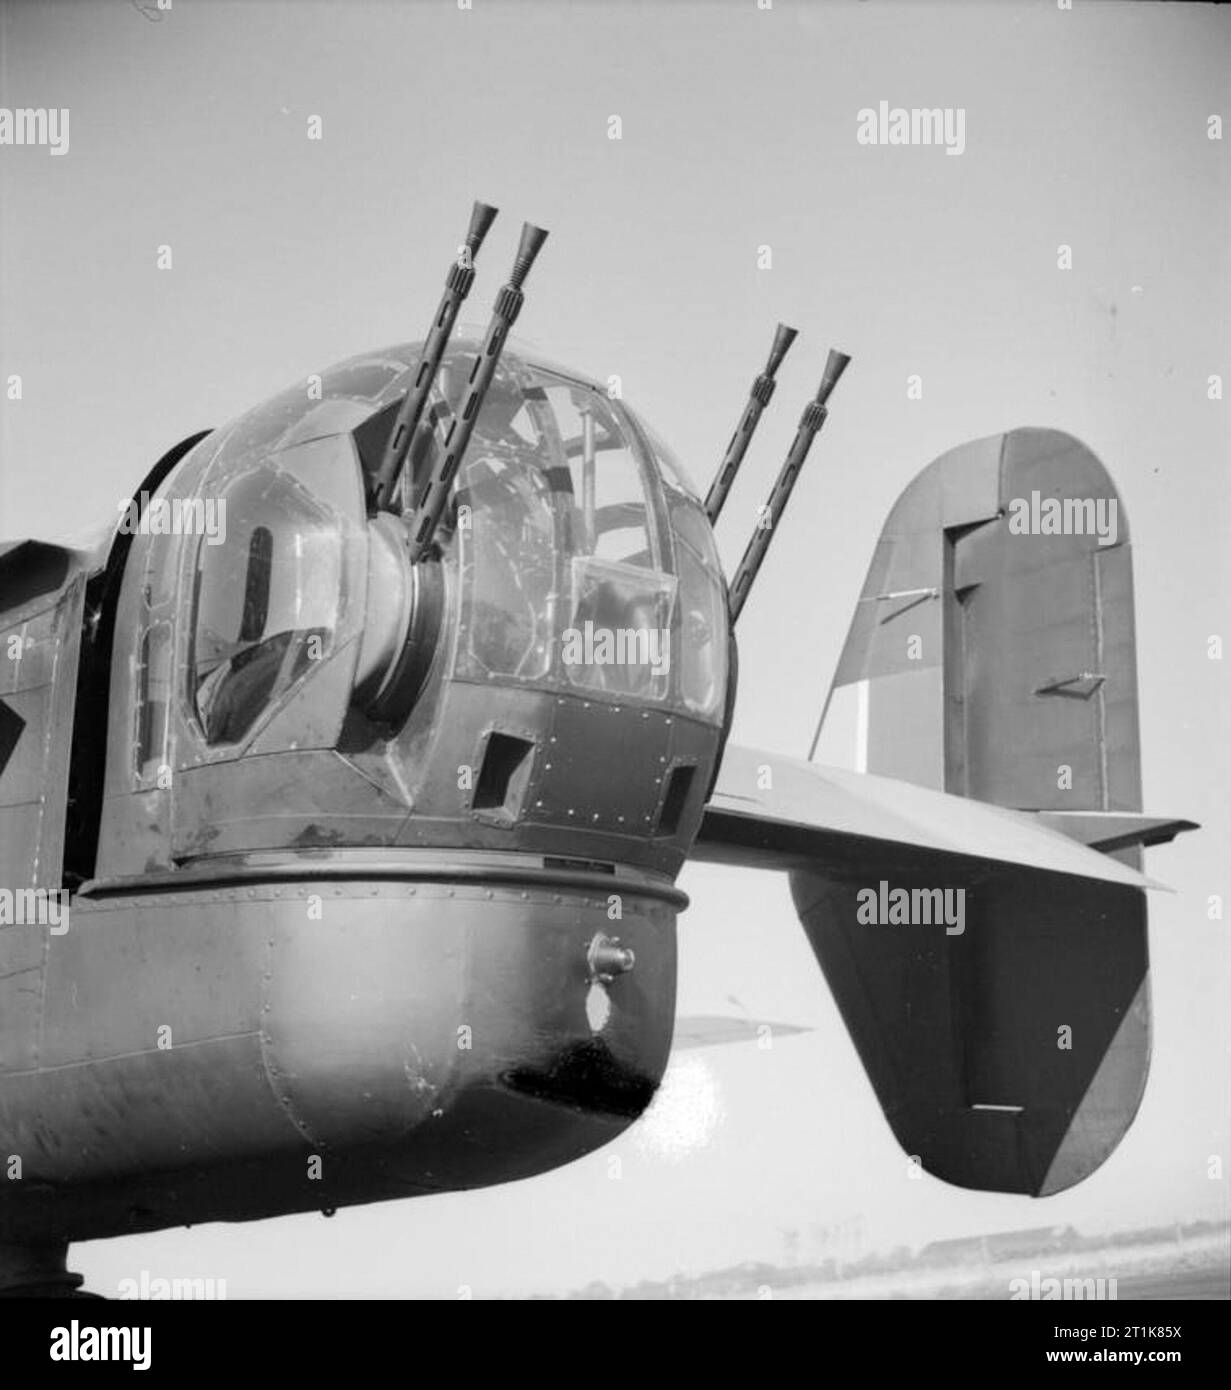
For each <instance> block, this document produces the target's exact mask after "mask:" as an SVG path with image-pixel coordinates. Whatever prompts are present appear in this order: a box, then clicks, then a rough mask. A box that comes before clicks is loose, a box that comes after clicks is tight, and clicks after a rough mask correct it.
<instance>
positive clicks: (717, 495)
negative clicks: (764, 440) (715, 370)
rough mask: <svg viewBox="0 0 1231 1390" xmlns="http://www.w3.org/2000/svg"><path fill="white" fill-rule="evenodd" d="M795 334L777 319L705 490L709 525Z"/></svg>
mask: <svg viewBox="0 0 1231 1390" xmlns="http://www.w3.org/2000/svg"><path fill="white" fill-rule="evenodd" d="M797 336H798V330H797V329H794V328H790V327H788V326H787V325H786V324H785V323H780V324H779V325H778V327H777V329H776V330H775V332H774V343H773V346H772V347H771V348H770V350H769V360H768V361H767V362H766V364H765V370H764V371H763V372H762V373H761V374H760V376H758V377H757V379H756V380H755V381H754V382H753V383H752V386H751V388H750V390H749V392H748V402H747V404H746V405H745V406H744V413H743V414H742V415H741V416H740V418H739V424H738V425H736V427H735V433H734V434H733V435H732V436H731V442H730V443H729V444H728V445H727V452H726V453H725V454H724V455H723V458H722V463H721V464H720V465H719V467H718V473H717V476H716V477H715V478H714V481H713V483H712V484H711V485H710V490H709V492H708V493H707V494H706V498H705V514H706V516H707V517H709V521H710V525H711V526H713V525H714V523H715V522H716V521H717V520H718V514H719V512H721V511H722V504H723V503H724V502H725V501H726V500H727V493H728V492H730V491H731V484H732V483H734V481H735V475H736V474H737V473H738V472H739V466H740V464H741V463H743V461H744V455H745V454H746V453H747V452H748V445H749V444H751V443H752V436H753V433H754V432H755V430H756V427H757V424H758V422H759V421H760V419H761V413H762V411H764V409H765V407H766V406H767V405H768V404H769V403H770V401H771V400H772V399H773V396H774V387H775V386H776V385H777V382H776V381H775V380H774V377H775V376H776V374H777V371H778V368H779V367H780V366H781V365H782V359H783V358H784V357H785V356H786V354H787V349H788V348H789V347H790V346H791V344H792V343H793V342H794V341H795V339H796V337H797Z"/></svg>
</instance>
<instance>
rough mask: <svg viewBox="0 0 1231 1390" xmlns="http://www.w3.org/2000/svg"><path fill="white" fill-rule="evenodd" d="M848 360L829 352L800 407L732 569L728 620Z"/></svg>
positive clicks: (748, 584)
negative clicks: (771, 484) (782, 456)
mask: <svg viewBox="0 0 1231 1390" xmlns="http://www.w3.org/2000/svg"><path fill="white" fill-rule="evenodd" d="M850 360H851V359H850V358H849V357H848V356H847V355H846V353H844V352H837V351H836V350H831V351H830V354H829V357H828V359H827V361H826V363H825V374H824V376H823V377H822V378H821V384H820V386H818V387H817V390H816V396H815V397H814V398H813V399H812V400H810V401H809V402H808V404H807V405H806V406H805V407H804V413H803V414H802V415H801V416H800V417H799V428H798V429H797V430H796V431H795V438H794V440H793V441H792V443H791V447H790V450H789V451H788V453H787V456H786V462H785V463H783V465H782V470H781V472H780V473H779V474H778V479H777V481H776V482H775V483H774V490H773V491H772V492H771V493H770V495H769V501H768V502H767V503H766V504H765V507H764V509H763V510H762V514H761V516H760V517H759V518H758V520H757V525H756V529H755V530H754V531H753V533H752V539H751V540H750V541H749V542H748V547H747V549H746V550H745V551H744V556H743V559H742V560H740V562H739V568H738V569H737V570H736V571H735V578H734V579H733V580H732V581H731V589H730V603H731V621H732V622H735V620H736V619H737V618H738V617H739V615H740V612H741V611H742V609H743V607H744V602H745V600H746V599H747V597H748V591H749V590H750V589H751V588H752V581H753V580H754V579H755V578H756V577H757V571H758V570H759V569H760V568H761V562H762V561H763V560H764V559H765V553H766V551H767V550H768V549H769V543H770V541H771V540H773V536H774V531H775V529H776V527H777V525H778V522H779V521H780V520H781V518H782V513H783V511H784V510H785V509H786V504H787V501H788V500H789V498H790V496H791V490H792V488H794V486H795V481H796V479H797V478H798V477H799V471H800V469H801V468H802V467H803V466H804V460H805V459H806V458H807V457H808V450H809V449H811V447H812V441H813V440H814V439H815V438H816V436H817V435H818V434H819V433H820V432H821V426H822V425H823V424H824V423H825V419H826V417H827V416H828V414H829V410H828V407H827V405H826V402H827V401H828V400H829V397H830V394H831V392H832V391H833V389H834V387H835V386H836V385H837V384H838V378H839V377H840V376H841V375H842V373H843V372H844V371H845V370H846V366H847V363H848V362H849V361H850Z"/></svg>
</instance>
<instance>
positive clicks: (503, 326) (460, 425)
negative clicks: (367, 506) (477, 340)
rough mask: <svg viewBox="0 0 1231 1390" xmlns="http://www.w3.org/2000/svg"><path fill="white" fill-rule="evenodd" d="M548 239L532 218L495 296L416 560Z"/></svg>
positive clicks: (416, 532) (432, 491) (418, 534)
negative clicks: (528, 279)
mask: <svg viewBox="0 0 1231 1390" xmlns="http://www.w3.org/2000/svg"><path fill="white" fill-rule="evenodd" d="M546 240H547V233H546V232H545V231H543V229H542V228H541V227H534V226H531V224H530V223H529V222H527V223H525V224H524V225H523V227H522V229H521V242H520V244H519V246H518V248H517V259H516V260H515V261H514V262H513V270H512V273H511V274H510V275H509V282H508V284H507V285H505V287H504V289H502V290H501V291H500V293H499V294H498V295H497V296H496V304H495V308H494V309H493V310H492V317H491V322H490V323H489V324H488V326H487V334H486V336H485V337H484V339H483V346H482V348H481V349H480V351H479V355H478V356H477V357H476V358H475V360H474V365H473V366H472V367H471V369H470V376H469V378H468V379H467V382H466V393H465V395H464V397H463V398H462V404H461V407H460V408H459V409H458V412H457V414H456V415H454V417H453V419H452V420H451V421H450V423H449V429H448V433H447V434H446V435H445V441H444V448H443V450H442V452H441V453H440V455H439V457H438V458H437V461H436V466H435V467H434V468H433V469H432V474H431V477H430V478H429V479H428V482H427V486H426V487H425V488H424V490H423V495H422V497H421V499H420V501H419V505H418V507H417V508H416V510H415V515H414V518H413V520H412V522H411V527H410V558H411V561H412V563H414V562H418V561H420V560H422V559H424V558H425V556H427V555H428V554H429V553H430V551H431V549H432V541H433V538H434V537H435V534H436V527H437V525H438V523H439V521H440V516H441V513H442V512H443V511H444V508H445V503H446V502H447V501H448V497H449V489H450V488H451V487H452V486H453V479H454V477H455V476H456V474H457V470H458V467H459V465H460V464H461V461H462V458H463V456H464V455H465V453H466V446H467V445H468V444H469V443H470V436H471V434H472V433H473V432H474V427H475V423H476V421H477V420H478V418H479V412H480V410H481V409H482V407H483V399H484V397H485V396H486V395H487V389H488V387H489V386H490V385H491V383H492V378H493V377H494V376H495V375H496V367H497V366H498V365H499V362H500V352H501V349H502V348H503V347H504V340H505V338H506V337H507V336H508V332H509V329H510V328H512V327H513V324H514V323H515V322H516V321H517V316H518V314H519V313H521V306H522V304H523V303H524V302H525V296H524V295H523V293H522V288H521V287H522V282H523V281H524V280H525V278H526V276H527V275H528V274H529V273H530V267H531V266H532V265H533V264H534V261H535V257H537V256H538V254H539V251H540V250H541V249H542V246H543V243H544V242H545V241H546Z"/></svg>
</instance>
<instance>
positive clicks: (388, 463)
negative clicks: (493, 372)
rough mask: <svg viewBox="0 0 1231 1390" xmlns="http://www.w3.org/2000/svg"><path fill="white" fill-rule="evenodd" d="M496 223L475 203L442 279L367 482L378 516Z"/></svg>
mask: <svg viewBox="0 0 1231 1390" xmlns="http://www.w3.org/2000/svg"><path fill="white" fill-rule="evenodd" d="M495 220H496V209H495V208H493V207H489V206H488V205H487V204H486V203H478V202H476V203H475V205H474V208H473V210H472V211H471V214H470V226H469V228H468V229H467V232H466V240H465V243H464V244H463V245H462V246H460V247H459V248H458V255H457V259H456V260H455V261H454V263H453V264H452V265H451V266H450V267H449V274H448V276H447V278H446V279H445V292H444V294H443V296H442V297H441V300H440V305H439V307H438V308H437V310H436V317H435V318H434V319H433V320H432V326H431V329H430V330H429V331H428V335H427V338H426V339H425V340H424V343H423V350H422V351H421V352H420V354H419V367H418V370H417V371H416V372H415V377H414V380H413V381H412V382H411V384H410V388H409V389H408V390H407V392H406V394H405V396H403V398H402V404H401V407H400V409H399V410H398V413H397V415H396V416H395V417H394V421H393V428H392V429H391V430H390V431H389V439H388V442H387V443H386V445H385V450H384V454H383V455H382V457H381V461H380V466H379V467H378V468H377V470H376V472H375V474H374V475H373V477H372V480H371V483H370V485H369V489H368V509H369V511H379V510H381V509H382V508H384V507H387V506H388V504H389V499H390V498H391V497H392V496H393V493H394V491H395V489H396V488H397V483H398V478H399V477H401V474H402V469H403V468H404V467H405V466H406V459H407V457H408V456H409V454H410V449H411V445H412V444H413V443H414V438H415V431H416V430H417V429H418V428H419V422H420V420H422V418H423V411H424V408H425V407H426V405H427V402H428V398H429V397H430V396H431V393H432V386H433V385H434V384H435V381H436V376H437V373H438V372H439V371H440V361H441V358H442V357H443V356H444V353H445V349H446V348H447V347H448V345H449V338H450V336H451V335H452V333H453V325H454V324H455V323H456V322H457V315H458V311H459V310H460V309H461V307H462V302H463V301H464V300H465V298H466V296H467V295H468V294H469V293H470V287H471V285H472V284H474V260H475V257H476V256H477V255H478V254H479V248H480V247H481V246H482V245H483V238H484V237H485V236H486V235H487V233H488V229H489V228H490V227H491V225H492V223H493V222H494V221H495Z"/></svg>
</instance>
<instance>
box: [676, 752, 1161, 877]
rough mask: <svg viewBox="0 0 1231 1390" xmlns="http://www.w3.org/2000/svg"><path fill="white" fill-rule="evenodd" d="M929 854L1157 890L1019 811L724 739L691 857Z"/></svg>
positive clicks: (786, 859)
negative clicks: (741, 745) (717, 772)
mask: <svg viewBox="0 0 1231 1390" xmlns="http://www.w3.org/2000/svg"><path fill="white" fill-rule="evenodd" d="M938 854H941V855H944V856H947V857H950V858H952V860H953V862H954V865H955V867H956V865H957V861H959V860H968V861H985V862H987V863H990V864H1013V865H1018V866H1021V867H1023V868H1029V869H1040V870H1045V871H1049V872H1051V873H1057V874H1070V875H1074V876H1076V877H1078V878H1087V879H1095V880H1098V881H1101V882H1103V883H1115V884H1121V885H1123V886H1125V887H1130V888H1162V887H1164V885H1163V884H1160V883H1156V882H1154V881H1153V880H1152V879H1149V878H1147V877H1146V876H1145V875H1144V874H1141V873H1139V872H1138V871H1137V870H1136V869H1133V868H1131V867H1130V866H1129V865H1127V864H1122V863H1121V862H1120V861H1119V860H1117V859H1109V858H1108V857H1107V856H1106V855H1103V854H1100V853H1098V851H1097V850H1094V849H1088V848H1087V847H1086V845H1085V844H1084V843H1079V842H1078V840H1077V839H1075V838H1073V837H1071V836H1070V835H1068V834H1065V833H1061V832H1060V831H1059V830H1058V829H1055V828H1053V827H1051V826H1048V825H1045V824H1042V823H1041V821H1040V818H1039V817H1037V816H1034V815H1031V814H1030V813H1028V812H1023V811H1010V810H1006V809H1004V808H1003V807H1000V806H989V805H986V804H984V803H982V802H977V801H970V800H967V799H966V798H965V797H961V796H950V795H948V794H947V793H945V792H937V791H932V790H930V789H929V788H926V787H919V786H915V785H914V784H912V783H908V782H898V781H895V780H893V779H892V778H888V777H874V776H871V775H870V774H867V773H863V774H861V773H852V772H845V771H842V770H840V769H837V768H823V767H818V766H817V765H816V764H815V763H806V762H802V761H800V760H799V759H797V758H788V757H785V756H782V755H779V754H775V753H765V752H760V751H757V750H755V749H750V748H741V747H738V746H736V745H734V744H728V745H727V750H726V753H725V755H724V757H723V761H722V768H721V770H720V772H719V775H718V782H717V785H716V787H715V789H714V795H713V796H712V797H711V798H710V802H709V805H708V806H707V807H706V809H705V817H704V819H703V820H702V822H701V829H700V832H699V833H698V835H697V839H696V843H695V844H694V846H693V849H692V854H691V857H692V858H693V859H697V860H700V861H701V862H703V863H711V864H738V865H742V866H744V867H750V868H762V869H779V870H788V869H800V868H808V869H812V870H814V871H817V870H824V869H831V870H833V871H835V872H864V873H872V872H873V871H874V870H879V869H886V868H888V867H890V866H892V865H895V864H899V863H900V864H902V865H903V867H911V866H912V865H913V866H915V867H924V866H925V862H931V863H933V864H934V863H935V858H936V856H937V855H938Z"/></svg>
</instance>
